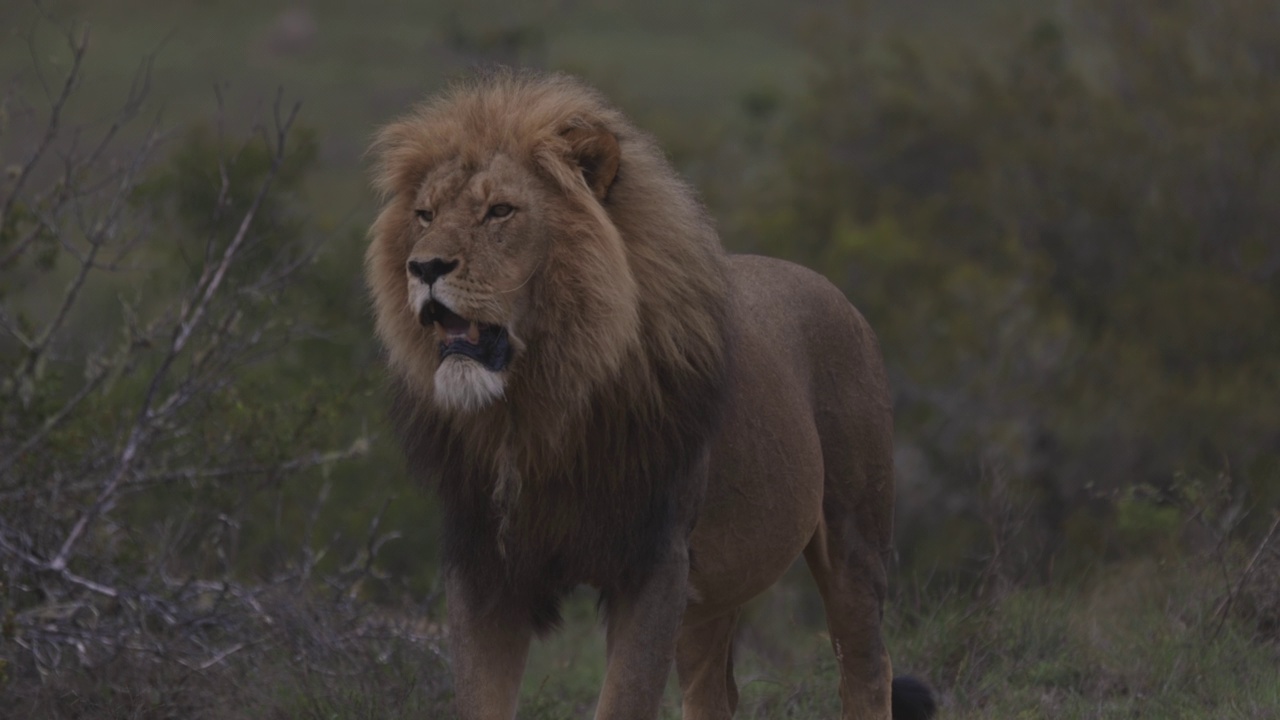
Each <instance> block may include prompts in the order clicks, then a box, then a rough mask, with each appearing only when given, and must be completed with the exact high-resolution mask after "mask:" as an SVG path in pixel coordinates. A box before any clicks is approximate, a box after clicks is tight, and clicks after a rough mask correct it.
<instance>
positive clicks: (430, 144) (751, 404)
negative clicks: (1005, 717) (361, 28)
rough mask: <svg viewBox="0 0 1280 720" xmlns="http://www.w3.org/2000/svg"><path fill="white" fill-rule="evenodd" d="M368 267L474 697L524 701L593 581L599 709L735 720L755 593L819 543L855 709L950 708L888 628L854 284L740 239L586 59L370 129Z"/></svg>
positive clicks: (449, 98)
mask: <svg viewBox="0 0 1280 720" xmlns="http://www.w3.org/2000/svg"><path fill="white" fill-rule="evenodd" d="M371 153H372V155H373V157H374V158H375V185H376V188H377V189H378V190H379V191H380V193H381V197H382V202H383V205H382V207H381V210H380V211H379V213H378V215H377V217H376V219H375V221H374V223H373V225H372V228H371V230H370V244H369V247H368V251H367V255H366V276H367V281H368V285H369V287H370V291H371V295H372V300H373V305H374V312H375V315H376V326H377V334H378V337H379V338H380V340H381V342H382V344H383V346H384V348H385V354H386V359H387V362H388V365H389V368H390V373H391V376H392V378H393V381H394V383H395V385H396V386H397V388H396V392H395V402H394V405H395V410H394V416H395V418H396V425H397V427H398V429H399V432H400V434H401V436H402V439H403V442H404V447H405V452H406V454H407V456H408V459H409V463H410V468H411V472H413V473H414V474H415V475H417V476H419V477H421V478H422V479H424V480H425V481H427V482H428V484H430V485H433V486H434V488H435V489H436V492H437V494H438V497H439V500H440V504H441V507H442V511H443V544H442V558H443V564H444V571H443V577H444V586H445V596H446V603H447V615H448V627H449V641H448V646H449V651H450V655H451V661H452V667H453V674H454V688H455V701H456V705H457V712H458V716H459V717H461V718H464V719H467V720H472V719H476V720H479V719H489V718H495V719H496V718H502V719H504V720H507V719H509V718H512V717H513V716H514V715H515V711H516V706H517V700H518V694H519V687H520V682H521V677H522V674H523V672H524V665H525V659H526V655H527V652H528V648H529V645H530V641H531V638H532V637H534V636H535V635H538V634H541V633H545V632H547V631H549V630H551V629H553V628H554V627H555V626H556V625H557V623H558V621H559V614H558V604H559V601H560V599H561V598H562V597H563V596H564V595H565V594H566V593H568V592H569V591H570V590H572V589H573V588H575V587H577V586H581V585H587V586H591V587H593V588H595V589H597V590H598V591H599V593H600V601H601V607H602V612H603V617H604V625H605V631H606V637H607V668H606V677H605V680H604V684H603V688H602V690H601V693H600V696H599V700H598V702H597V705H596V714H595V716H596V717H597V718H609V719H621V718H636V719H645V720H652V719H653V718H656V717H657V716H658V713H659V710H660V703H661V698H662V693H663V687H664V685H665V683H666V680H667V677H668V675H669V674H670V669H671V666H672V665H674V666H675V668H676V673H677V675H678V679H679V684H680V689H681V693H682V704H683V716H684V717H685V718H686V720H700V719H710V718H728V717H730V716H731V715H732V714H733V712H734V709H735V706H736V704H737V700H738V690H737V687H736V685H735V682H734V677H733V652H732V651H733V640H734V628H735V624H736V623H737V621H738V618H739V615H740V613H741V608H742V606H743V603H745V602H747V601H748V600H750V599H751V598H753V597H755V596H757V595H759V594H760V593H761V592H762V591H764V590H765V589H766V588H768V587H769V586H770V585H772V584H773V583H774V582H775V581H776V580H777V579H778V578H779V577H780V576H781V575H782V574H783V572H784V571H785V570H787V568H788V567H789V566H790V565H791V563H792V562H793V561H794V560H795V559H796V558H797V557H798V556H800V555H801V554H803V556H804V558H805V560H806V561H807V563H808V566H809V568H810V570H811V571H812V573H813V576H814V578H815V579H816V580H817V586H818V589H819V591H820V592H821V595H822V599H823V601H824V604H825V608H826V615H827V622H828V627H829V630H830V636H831V642H832V645H833V647H834V650H835V654H836V657H837V659H838V665H839V674H840V687H839V692H840V697H841V702H842V706H843V708H844V717H846V718H889V717H890V716H891V706H892V707H893V709H894V710H896V713H895V714H893V717H928V716H929V715H930V714H932V708H933V700H932V697H931V696H930V694H929V691H928V689H927V688H926V687H925V686H924V685H923V684H921V683H919V682H918V681H913V680H909V679H904V678H898V679H897V680H894V679H893V678H892V671H891V666H890V660H889V655H888V653H887V652H886V650H885V645H884V642H883V640H882V638H881V633H880V620H881V614H882V607H883V604H884V600H885V593H886V564H887V563H888V561H889V555H890V538H891V535H892V519H893V460H892V427H893V425H892V411H891V407H890V396H889V391H888V384H887V380H886V377H885V371H884V369H883V364H882V361H881V359H880V352H879V347H878V344H877V340H876V338H875V336H874V335H873V333H872V331H871V329H870V328H869V327H868V325H867V323H866V322H865V320H864V319H863V318H862V316H861V315H860V314H859V313H858V312H857V310H855V309H854V308H853V306H852V305H850V304H849V302H848V301H847V300H846V299H845V297H844V296H843V294H842V293H841V292H840V291H839V290H837V289H836V288H835V287H834V286H832V285H831V284H830V283H828V282H827V281H826V280H824V279H823V278H822V277H821V276H819V275H818V274H816V273H814V272H811V271H809V270H806V269H804V268H801V267H799V266H797V265H793V264H789V263H786V262H782V261H779V260H772V259H767V258H763V257H753V256H730V255H728V254H726V252H725V251H724V250H723V248H722V247H721V244H720V240H719V238H718V236H717V234H716V231H715V229H714V227H713V225H712V222H711V220H710V218H709V216H708V214H707V212H706V211H705V210H704V208H703V207H702V205H701V204H700V202H699V201H698V200H697V199H696V196H695V194H694V192H693V191H692V190H691V189H690V187H689V186H687V185H686V184H685V183H684V182H683V181H681V180H680V179H679V177H677V175H676V173H675V171H674V170H673V169H672V167H671V165H670V164H669V163H668V162H667V161H666V159H665V158H664V156H663V154H662V152H661V151H660V150H659V148H658V146H657V145H656V143H655V142H654V141H653V140H652V139H651V138H650V137H649V136H647V135H646V134H644V133H643V132H641V131H639V130H637V129H636V128H635V127H634V126H633V125H632V124H631V123H630V122H629V121H628V120H627V119H626V118H625V117H624V116H623V115H622V114H621V113H620V112H619V111H618V110H616V109H614V108H613V107H612V106H611V105H610V104H609V103H608V102H607V101H606V100H605V99H604V98H603V97H602V96H601V95H599V94H598V93H597V92H596V91H594V90H592V89H590V88H588V87H587V86H585V85H583V84H582V83H580V82H579V81H577V80H574V79H572V78H570V77H567V76H563V75H539V74H531V73H521V72H515V71H497V72H492V73H489V74H486V75H483V76H480V77H478V78H475V79H472V80H470V81H467V82H463V83H460V84H457V85H455V86H453V87H452V88H451V89H449V90H447V91H446V92H444V93H443V94H441V95H440V96H438V97H436V98H435V99H432V100H429V101H428V102H426V103H425V104H423V105H421V106H419V107H417V108H416V109H414V110H413V111H411V112H410V113H409V114H408V115H407V116H404V117H402V118H400V119H398V120H396V121H394V122H392V123H391V124H389V125H387V126H386V127H384V128H382V129H381V131H380V132H379V133H378V134H377V136H376V138H375V140H374V142H373V144H372V147H371Z"/></svg>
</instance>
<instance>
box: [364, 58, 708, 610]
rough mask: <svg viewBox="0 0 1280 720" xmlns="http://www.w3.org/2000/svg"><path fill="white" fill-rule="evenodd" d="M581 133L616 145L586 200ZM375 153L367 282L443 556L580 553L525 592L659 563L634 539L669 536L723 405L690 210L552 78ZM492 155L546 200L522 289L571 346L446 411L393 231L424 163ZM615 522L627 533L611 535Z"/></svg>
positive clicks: (500, 84) (516, 564)
mask: <svg viewBox="0 0 1280 720" xmlns="http://www.w3.org/2000/svg"><path fill="white" fill-rule="evenodd" d="M577 128H592V129H601V130H603V131H604V132H605V133H607V134H608V135H610V136H612V137H613V138H615V139H616V141H617V152H618V162H617V168H616V176H615V177H613V179H612V183H611V184H609V185H608V187H607V189H606V191H604V192H602V193H600V196H599V197H597V196H595V195H593V192H592V190H593V187H592V178H591V177H590V173H591V172H592V170H593V168H592V167H591V166H590V164H589V163H588V164H584V165H583V167H582V168H579V167H575V165H574V164H573V163H571V162H567V161H566V159H565V158H566V157H569V156H571V155H572V153H573V152H574V151H575V148H573V147H571V145H572V144H573V142H574V133H573V131H574V129H577ZM372 152H373V154H374V157H375V158H376V170H375V183H376V186H377V188H378V189H379V191H380V192H381V193H382V198H383V201H384V207H383V209H382V211H381V213H380V214H379V216H378V218H377V220H376V221H375V223H374V225H373V228H372V230H371V244H370V247H369V251H368V253H367V257H366V265H367V275H368V279H369V285H370V287H371V289H372V294H373V299H374V304H375V309H376V312H377V316H378V323H377V325H378V332H379V335H380V337H381V339H382V342H383V344H384V346H385V347H386V350H387V353H388V356H389V361H390V365H391V367H392V369H393V372H394V374H395V376H396V377H397V380H398V384H399V386H400V389H399V392H398V401H397V408H398V409H397V413H396V414H397V418H398V421H397V423H398V425H399V427H400V431H401V434H402V436H403V438H404V441H405V444H406V447H407V449H408V452H409V456H410V458H411V461H412V462H413V463H414V465H415V467H416V468H417V470H418V471H419V472H422V473H424V474H426V475H429V476H432V477H434V478H436V480H437V482H438V487H439V490H440V493H441V496H442V499H443V500H444V502H445V503H446V505H449V506H452V508H453V509H452V510H451V511H450V512H449V513H448V517H447V518H446V524H447V525H449V526H450V527H447V528H446V542H445V545H446V547H445V558H446V562H454V563H457V562H465V563H469V564H471V563H490V564H492V566H493V567H490V568H486V569H485V572H482V573H480V574H481V575H484V574H486V573H487V574H490V575H495V574H496V575H510V574H513V573H514V574H515V575H526V574H528V575H532V574H534V573H538V572H545V569H541V568H540V567H528V568H525V567H524V565H537V564H538V563H540V562H542V561H543V559H544V558H543V557H542V555H543V554H544V553H545V552H548V551H549V550H548V548H550V547H552V546H554V547H560V548H564V547H572V548H576V550H575V551H574V552H576V553H579V554H580V555H582V557H578V558H576V559H571V560H572V562H569V563H568V565H571V566H574V567H573V569H572V570H571V571H566V572H567V573H568V576H566V577H563V578H557V579H553V580H551V581H550V582H552V583H553V584H556V585H557V588H556V589H554V590H553V589H552V588H550V587H548V588H544V589H543V590H542V591H541V592H544V593H547V594H549V595H555V594H558V592H559V586H560V585H564V584H566V583H568V584H573V583H577V582H595V583H596V584H606V585H607V584H609V583H611V582H614V581H617V580H618V578H617V577H615V576H618V575H619V573H624V572H625V573H627V574H631V573H635V574H637V575H638V574H639V573H641V572H643V569H644V567H645V565H646V563H647V562H649V561H650V559H651V558H652V557H653V556H654V553H655V552H656V550H655V549H654V548H653V547H651V546H649V545H648V544H647V543H646V539H647V538H652V539H653V542H658V541H659V539H660V538H661V537H663V536H664V535H665V532H666V522H667V521H666V520H665V518H666V517H667V516H670V515H671V512H672V508H668V507H667V505H668V504H669V503H672V502H680V501H681V498H683V497H685V496H689V497H693V496H696V493H686V492H684V491H683V490H682V489H680V488H673V487H671V486H670V485H671V483H672V482H673V478H681V477H686V476H687V475H688V472H687V469H688V467H690V466H691V465H692V464H693V463H695V462H698V461H699V458H698V457H697V454H698V453H699V452H700V451H701V449H702V448H704V447H705V445H706V441H707V438H708V437H709V435H710V433H711V432H713V429H714V426H715V421H716V418H717V417H718V415H719V412H720V408H721V405H722V403H723V395H724V383H725V363H726V357H725V348H726V346H727V338H726V332H727V331H726V315H727V309H726V302H727V300H726V297H727V280H726V270H725V256H724V253H723V250H722V248H721V246H720V243H719V240H718V238H717V236H716V234H715V230H714V228H713V227H712V224H711V222H710V220H709V218H708V216H707V214H706V212H705V210H704V209H703V208H702V206H701V205H700V204H699V202H698V201H697V199H696V198H695V196H694V193H693V192H692V190H691V189H690V188H689V187H688V186H687V185H686V184H685V183H684V182H683V181H681V180H680V179H679V178H678V177H677V176H676V174H675V172H674V170H673V169H672V168H671V166H670V165H669V164H668V162H667V161H666V159H665V158H664V157H663V155H662V153H661V151H660V150H659V149H658V147H657V145H656V144H655V143H654V142H653V141H652V140H651V139H650V138H649V137H648V136H647V135H645V134H644V133H642V132H640V131H638V130H637V129H636V128H634V127H633V126H632V125H631V124H630V123H629V122H628V121H627V120H626V119H625V118H624V117H623V115H622V114H621V113H620V112H618V111H617V110H615V109H613V108H612V107H610V106H609V105H608V104H607V103H606V102H605V101H604V100H603V98H602V97H601V96H600V95H599V94H597V93H596V92H595V91H593V90H591V89H589V88H587V87H585V86H583V85H581V84H580V83H578V82H577V81H575V80H573V79H571V78H569V77H566V76H561V75H552V76H540V75H533V74H525V73H516V72H510V71H501V72H496V73H493V74H489V75H486V76H484V77H481V78H478V79H475V80H472V81H469V82H465V83H461V84H458V85H455V86H454V87H452V88H451V89H450V90H448V91H447V92H445V93H443V94H442V95H441V96H440V97H438V98H436V99H434V100H432V101H430V102H428V103H426V104H424V105H421V106H419V107H417V108H416V109H415V110H413V111H412V112H410V113H409V114H408V115H407V116H405V117H403V118H401V119H399V120H397V121H395V122H393V123H392V124H390V125H389V126H387V127H386V128H385V129H383V130H382V131H381V132H380V133H379V134H378V136H377V138H376V140H375V142H374V145H373V149H372ZM496 154H503V155H506V156H507V157H510V158H514V159H516V160H517V161H518V162H520V163H521V164H522V165H523V166H524V167H525V168H526V169H527V170H528V172H529V173H531V174H533V175H535V176H536V177H538V178H540V179H541V181H542V182H545V183H549V184H550V185H551V186H553V187H555V188H558V189H559V192H557V193H553V194H552V195H551V197H553V198H554V201H553V204H554V205H555V207H553V208H551V209H550V210H549V211H548V217H549V218H551V219H552V220H551V222H552V223H553V224H554V226H555V227H554V228H553V230H554V232H555V233H557V235H556V239H555V241H554V245H555V247H556V251H554V252H552V253H551V254H550V255H549V257H548V260H547V262H546V263H545V265H546V266H545V267H543V268H541V269H540V270H539V271H538V272H537V274H536V276H535V277H533V278H532V280H531V284H530V287H531V292H532V293H533V297H534V298H535V299H534V300H533V301H532V302H533V303H534V306H535V307H536V309H537V311H538V312H537V316H538V318H539V321H540V322H545V323H547V327H548V328H551V329H552V333H557V332H558V333H564V334H565V337H570V336H571V337H572V350H573V351H572V352H552V351H551V350H552V349H551V348H547V347H530V348H528V352H526V353H524V355H523V356H522V358H521V360H519V363H520V364H519V365H518V366H517V365H516V364H514V363H513V366H512V371H511V378H510V381H509V384H508V387H507V390H506V397H505V402H502V403H497V404H495V405H494V406H491V407H488V408H485V409H484V410H482V411H480V412H477V413H474V414H468V415H457V414H451V413H448V412H444V411H443V410H441V409H440V408H439V407H436V406H435V405H434V404H433V403H432V402H431V382H432V380H431V379H432V374H433V373H434V371H435V368H436V365H437V363H438V359H437V358H436V353H435V352H434V351H433V350H432V348H433V345H432V342H433V341H432V340H431V338H430V335H429V334H428V333H427V332H426V331H424V329H423V328H422V327H421V326H420V325H419V323H418V322H417V320H416V319H415V318H414V316H413V314H412V313H409V312H406V311H405V307H406V299H405V298H406V291H405V289H404V288H405V271H404V266H405V253H406V252H407V248H408V246H409V245H410V244H411V243H410V241H409V239H408V237H407V236H408V234H409V233H411V232H412V231H413V227H412V225H410V224H409V222H408V221H407V219H408V218H410V217H411V216H412V207H411V206H412V203H413V201H414V197H415V193H416V192H417V191H418V189H419V187H420V186H421V185H422V183H423V182H424V181H425V179H426V178H427V176H428V174H429V173H430V172H431V171H432V169H433V168H436V167H439V166H441V165H442V164H443V163H446V162H450V163H459V162H460V163H461V166H462V167H464V168H476V167H480V166H481V165H483V164H484V163H485V162H487V161H488V160H489V159H490V158H492V157H493V156H494V155H496ZM580 156H581V151H580V150H579V157H580ZM584 175H585V177H584ZM611 247H616V248H619V249H620V252H621V253H622V256H623V257H622V258H621V259H620V262H619V263H617V266H616V267H617V268H618V269H617V270H616V271H611V273H612V275H611V276H610V277H607V278H604V279H601V268H600V266H601V265H602V264H604V260H601V259H600V257H599V256H598V255H597V253H600V252H605V250H602V248H606V249H607V248H611ZM606 259H607V258H606ZM609 267H614V266H612V265H610V266H609ZM629 288H633V290H631V291H628V289H629ZM620 298H621V299H622V301H623V304H621V305H620V303H619V299H620ZM531 484H535V485H536V486H537V488H538V490H537V492H536V493H533V492H529V491H528V488H529V486H530V485H531ZM584 488H586V489H585V490H584ZM570 489H573V490H574V493H576V494H572V496H571V497H570V495H571V494H570V493H569V492H568V491H569V490H570ZM583 503H587V504H591V507H577V506H580V505H582V504H583ZM493 504H496V505H497V506H498V508H499V515H500V518H499V520H498V522H501V523H502V524H503V528H502V530H501V531H500V532H498V534H500V535H502V536H503V537H508V536H509V537H510V538H511V541H508V542H506V543H505V547H506V549H505V552H507V553H508V554H510V555H513V557H510V558H507V559H506V560H502V559H500V558H499V557H497V556H496V555H495V556H493V557H488V558H484V557H481V556H482V555H483V553H477V552H476V551H475V543H476V540H477V538H478V537H482V536H484V535H485V534H486V533H489V534H492V533H493V532H495V529H494V528H493V527H492V522H494V520H493V519H492V518H490V517H489V514H491V513H492V509H491V505H493ZM573 507H577V509H576V510H575V511H573V512H570V510H572V509H573ZM637 508H639V510H638V509H637ZM570 517H598V518H600V523H601V527H599V528H584V527H570V526H569V525H568V524H567V521H566V520H567V518H570ZM628 526H634V527H633V530H634V532H633V533H632V537H631V538H629V539H628V538H622V539H620V537H619V533H618V532H617V529H618V528H620V527H628ZM570 536H572V537H570ZM622 544H629V545H630V547H622V546H621V545H622ZM464 545H465V546H466V549H467V552H464V551H463V546H464ZM497 550H498V548H495V551H497ZM499 554H501V553H500V552H499ZM522 559H523V560H524V561H527V562H522ZM619 559H621V560H622V562H621V563H619ZM627 563H632V564H633V565H634V567H632V568H628V569H625V570H624V569H623V568H627ZM504 568H505V569H504ZM526 571H527V572H526ZM526 579H527V578H526ZM498 581H499V580H498V579H497V578H496V577H495V579H494V582H498ZM535 584H537V585H539V586H541V585H543V584H544V583H543V582H541V581H539V582H537V583H535Z"/></svg>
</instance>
